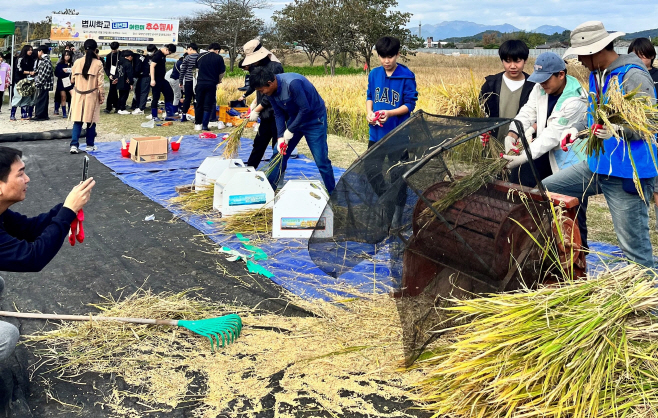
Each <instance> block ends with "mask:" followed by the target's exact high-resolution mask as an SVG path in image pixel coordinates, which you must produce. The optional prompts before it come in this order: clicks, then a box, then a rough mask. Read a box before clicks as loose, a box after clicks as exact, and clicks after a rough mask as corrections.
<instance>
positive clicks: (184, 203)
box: [169, 186, 215, 214]
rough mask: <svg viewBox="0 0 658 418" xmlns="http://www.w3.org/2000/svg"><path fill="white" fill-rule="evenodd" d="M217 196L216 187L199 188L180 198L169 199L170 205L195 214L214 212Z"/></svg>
mask: <svg viewBox="0 0 658 418" xmlns="http://www.w3.org/2000/svg"><path fill="white" fill-rule="evenodd" d="M214 195H215V188H214V186H210V187H203V188H198V189H197V190H195V191H193V192H191V193H185V194H182V195H180V196H177V197H174V198H171V199H169V203H170V204H172V205H173V206H177V207H179V208H180V209H182V210H184V211H186V212H191V213H194V214H202V213H209V212H212V210H213V207H212V203H213V198H214Z"/></svg>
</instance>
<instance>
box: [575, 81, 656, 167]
mask: <svg viewBox="0 0 658 418" xmlns="http://www.w3.org/2000/svg"><path fill="white" fill-rule="evenodd" d="M602 82H603V80H599V85H602V84H601V83H602ZM638 90H639V87H638V88H637V89H635V90H633V91H631V92H630V93H626V94H624V93H623V92H622V89H621V86H620V85H619V79H618V78H617V77H612V78H611V79H610V82H609V86H608V90H607V91H606V93H605V94H602V95H599V96H598V97H597V94H596V93H590V95H592V103H593V106H592V111H591V113H592V117H593V119H594V120H595V121H596V123H597V124H600V125H604V126H607V127H608V129H609V130H610V132H614V136H615V138H617V139H618V140H620V139H623V138H622V137H621V136H620V134H619V132H616V131H615V130H614V129H613V127H612V125H613V124H615V125H621V126H623V127H625V128H628V129H630V130H632V131H635V132H637V133H638V134H639V135H640V137H641V138H642V139H643V140H644V141H647V142H648V143H649V144H652V143H653V141H654V139H655V135H656V133H658V106H657V105H654V104H653V103H652V101H651V98H650V97H648V96H639V95H638V94H637V93H638ZM629 150H630V148H629ZM601 152H603V140H601V139H599V138H598V137H597V136H596V135H594V132H590V135H589V139H588V143H587V154H588V155H594V154H596V155H599V153H601ZM629 152H630V151H629Z"/></svg>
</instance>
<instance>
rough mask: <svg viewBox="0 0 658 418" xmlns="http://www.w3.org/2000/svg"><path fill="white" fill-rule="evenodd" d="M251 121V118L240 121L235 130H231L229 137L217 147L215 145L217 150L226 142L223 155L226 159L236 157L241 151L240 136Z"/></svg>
mask: <svg viewBox="0 0 658 418" xmlns="http://www.w3.org/2000/svg"><path fill="white" fill-rule="evenodd" d="M248 123H249V119H245V120H243V121H242V123H240V124H239V125H238V126H237V127H236V128H235V129H234V130H233V132H231V133H230V134H229V136H228V138H227V139H226V140H224V141H222V142H220V143H219V144H217V147H215V150H217V148H219V147H220V146H222V144H224V152H223V153H222V156H223V157H224V158H225V159H227V160H228V159H231V158H236V157H237V155H238V151H240V138H241V137H242V133H243V132H244V130H245V128H246V127H247V124H248Z"/></svg>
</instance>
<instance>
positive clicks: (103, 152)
mask: <svg viewBox="0 0 658 418" xmlns="http://www.w3.org/2000/svg"><path fill="white" fill-rule="evenodd" d="M174 139H177V138H176V137H175V138H174ZM218 141H219V139H199V138H198V137H197V136H185V137H184V138H183V141H182V143H181V148H180V151H178V152H172V151H171V150H170V151H169V155H168V158H169V159H168V160H167V161H165V162H157V163H145V164H139V163H135V162H133V161H131V160H129V159H127V158H122V157H121V152H120V148H121V144H120V143H119V142H106V143H100V144H98V146H99V149H98V151H96V152H93V153H92V155H94V156H95V157H96V158H97V159H98V160H99V161H100V162H101V163H103V164H105V165H106V166H108V167H109V168H110V169H111V170H113V171H114V172H115V175H116V176H117V177H118V178H119V179H120V180H121V181H122V182H124V183H125V184H127V185H129V186H131V187H133V188H135V189H137V190H139V191H140V192H142V193H143V194H144V195H145V196H147V197H148V198H149V199H151V200H153V201H155V202H157V203H159V204H161V205H162V206H164V207H166V208H168V209H169V210H170V211H171V212H173V213H174V214H176V215H177V216H180V217H181V219H183V220H185V222H187V223H189V224H190V225H192V226H194V227H195V228H197V229H198V230H199V231H201V232H203V233H204V234H206V235H207V236H208V237H209V238H210V239H212V240H213V241H215V242H216V243H218V244H220V245H223V246H227V247H230V248H231V249H234V250H238V251H241V252H243V253H248V251H246V250H245V249H244V247H243V245H242V243H241V242H240V240H238V239H237V237H236V236H235V235H224V234H222V233H221V230H222V228H221V220H211V219H210V218H209V217H206V216H190V215H189V214H188V213H185V212H182V211H179V210H176V209H175V208H173V207H170V205H169V204H168V203H167V201H168V200H169V199H170V198H172V197H175V196H176V192H175V190H174V187H175V186H179V185H183V184H191V183H192V182H193V180H194V175H195V171H196V168H198V166H199V165H200V164H201V162H203V160H204V159H205V158H206V157H207V156H209V155H220V154H221V152H222V148H220V149H218V150H217V151H216V152H215V153H214V154H213V152H212V151H213V149H214V148H215V146H216V144H217V143H218ZM252 144H253V142H252V141H251V140H250V139H246V138H243V139H242V141H241V149H240V152H239V155H240V158H242V159H243V161H246V160H247V158H248V156H249V153H250V152H251V149H252ZM343 172H344V170H343V169H340V168H334V174H335V175H336V179H338V178H339V177H340V176H341V175H342V174H343ZM303 178H308V179H319V178H320V173H319V172H318V169H317V166H316V165H315V163H314V162H313V161H312V160H309V159H307V158H305V157H303V156H300V157H299V158H297V159H291V160H289V161H288V168H287V170H286V179H303ZM146 215H148V214H145V216H146ZM256 245H257V246H258V247H260V248H261V249H263V250H264V251H265V253H266V254H267V255H268V258H267V260H260V261H258V264H260V265H261V266H263V267H264V268H266V269H267V270H269V271H270V272H271V273H273V274H274V277H272V280H273V281H274V282H275V283H277V284H279V285H281V286H283V287H284V288H286V289H287V290H289V291H291V292H293V293H295V294H297V295H301V296H306V297H312V298H324V299H329V298H330V293H332V294H345V295H347V294H349V293H346V292H344V291H343V289H347V288H348V287H349V288H351V289H358V290H360V291H362V292H373V291H374V292H387V291H390V290H391V289H392V287H391V277H390V272H389V270H388V268H387V267H386V266H387V253H386V251H380V252H379V253H378V254H377V255H375V256H374V257H373V258H372V260H374V262H372V261H364V262H363V263H361V264H360V265H358V266H356V267H355V268H354V269H353V270H352V271H350V272H349V273H346V274H344V275H343V276H341V277H339V278H333V277H330V276H327V275H326V274H325V273H324V272H322V271H321V270H320V269H319V268H317V267H316V266H315V264H314V263H313V262H312V261H311V258H310V256H309V254H308V248H307V240H303V239H278V240H269V241H267V242H258V243H257V244H256Z"/></svg>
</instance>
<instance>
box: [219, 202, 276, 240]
mask: <svg viewBox="0 0 658 418" xmlns="http://www.w3.org/2000/svg"><path fill="white" fill-rule="evenodd" d="M272 212H273V211H272V208H271V207H262V208H260V209H254V210H250V211H245V212H238V213H236V214H234V215H231V216H228V217H226V218H225V220H226V224H225V226H224V232H226V233H229V234H238V233H240V234H260V233H270V232H272V218H273V214H272Z"/></svg>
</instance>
